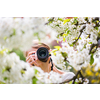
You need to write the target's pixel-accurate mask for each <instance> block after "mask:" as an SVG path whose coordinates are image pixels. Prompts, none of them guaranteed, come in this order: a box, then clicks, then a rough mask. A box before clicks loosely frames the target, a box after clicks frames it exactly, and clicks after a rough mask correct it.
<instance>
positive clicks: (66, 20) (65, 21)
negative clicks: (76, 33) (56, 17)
mask: <svg viewBox="0 0 100 100" xmlns="http://www.w3.org/2000/svg"><path fill="white" fill-rule="evenodd" d="M70 20H71V19H65V20H64V23H63V25H64V24H65V23H67V22H69V21H70Z"/></svg>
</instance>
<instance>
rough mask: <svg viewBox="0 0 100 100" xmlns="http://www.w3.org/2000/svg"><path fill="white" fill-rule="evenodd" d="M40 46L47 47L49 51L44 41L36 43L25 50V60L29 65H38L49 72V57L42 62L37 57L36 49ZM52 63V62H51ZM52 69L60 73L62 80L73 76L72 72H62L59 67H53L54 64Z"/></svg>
mask: <svg viewBox="0 0 100 100" xmlns="http://www.w3.org/2000/svg"><path fill="white" fill-rule="evenodd" d="M40 47H45V48H47V49H48V51H49V52H50V47H49V46H48V45H46V44H44V43H41V44H37V45H35V46H32V48H31V49H30V50H29V51H26V57H27V58H26V61H27V62H28V63H29V64H30V66H33V65H34V66H38V67H40V68H41V69H42V70H43V71H44V72H48V73H49V72H50V71H51V66H52V64H51V62H50V58H51V57H49V58H48V60H47V62H42V61H40V60H39V59H38V58H37V54H36V51H37V50H38V49H39V48H40ZM33 54H34V55H33ZM53 65H54V64H53ZM53 71H54V72H57V73H59V74H62V75H63V76H64V77H63V81H65V80H69V79H71V78H72V77H73V76H74V73H72V72H63V71H61V70H59V69H57V68H56V67H55V65H54V66H53Z"/></svg>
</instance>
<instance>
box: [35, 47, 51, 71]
mask: <svg viewBox="0 0 100 100" xmlns="http://www.w3.org/2000/svg"><path fill="white" fill-rule="evenodd" d="M36 54H37V57H38V59H39V60H40V61H42V62H47V60H48V58H49V56H51V54H49V51H48V49H47V48H45V47H40V48H39V49H38V50H37V52H36ZM50 62H51V64H52V66H51V70H53V62H52V59H51V58H50V61H49V63H50ZM33 66H34V64H33Z"/></svg>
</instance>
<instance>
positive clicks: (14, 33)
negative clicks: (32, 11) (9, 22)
mask: <svg viewBox="0 0 100 100" xmlns="http://www.w3.org/2000/svg"><path fill="white" fill-rule="evenodd" d="M13 35H16V30H15V29H13V33H12V34H11V35H10V37H12V36H13Z"/></svg>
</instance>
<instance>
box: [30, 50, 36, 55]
mask: <svg viewBox="0 0 100 100" xmlns="http://www.w3.org/2000/svg"><path fill="white" fill-rule="evenodd" d="M33 53H36V51H30V52H29V53H28V56H30V55H32V54H33Z"/></svg>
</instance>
